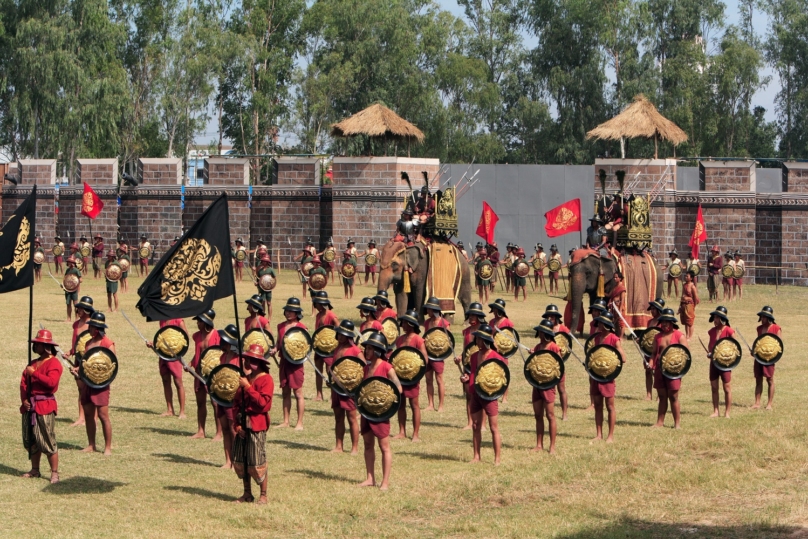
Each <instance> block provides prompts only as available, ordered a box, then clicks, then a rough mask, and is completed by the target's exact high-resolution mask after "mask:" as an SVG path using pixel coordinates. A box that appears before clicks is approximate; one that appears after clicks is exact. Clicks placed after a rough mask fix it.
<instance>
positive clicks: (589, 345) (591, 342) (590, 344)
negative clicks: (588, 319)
mask: <svg viewBox="0 0 808 539" xmlns="http://www.w3.org/2000/svg"><path fill="white" fill-rule="evenodd" d="M594 347H595V335H591V336H590V337H589V338H588V339H587V340H586V341H584V354H588V353H589V352H590V351H591V350H592V349H593V348H594Z"/></svg>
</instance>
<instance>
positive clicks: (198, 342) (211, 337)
mask: <svg viewBox="0 0 808 539" xmlns="http://www.w3.org/2000/svg"><path fill="white" fill-rule="evenodd" d="M207 337H208V340H207V343H205V342H204V341H205V334H204V333H202V332H201V331H197V332H196V333H194V334H193V335H192V336H191V338H192V339H193V340H194V359H193V360H191V367H193V368H194V369H195V370H196V372H199V359H200V358H201V357H202V352H204V351H205V350H207V349H208V348H210V347H211V346H217V345H218V344H219V343H220V342H221V340H220V339H219V332H218V331H211V332H210V333H208V334H207ZM194 391H195V392H196V393H200V392H205V393H207V392H208V388H207V386H205V384H203V383H202V382H200V381H199V380H198V379H197V378H196V377H194Z"/></svg>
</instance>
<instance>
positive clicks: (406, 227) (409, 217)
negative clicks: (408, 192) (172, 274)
mask: <svg viewBox="0 0 808 539" xmlns="http://www.w3.org/2000/svg"><path fill="white" fill-rule="evenodd" d="M418 225H419V223H418V220H417V219H413V213H412V209H410V207H409V206H407V208H406V209H405V210H404V211H403V212H401V219H399V220H398V222H397V223H396V233H397V234H398V236H400V237H401V238H402V241H403V242H404V243H406V244H407V245H408V246H409V245H412V244H413V243H414V242H415V239H416V237H417V236H418V230H419V228H420V227H419V226H418Z"/></svg>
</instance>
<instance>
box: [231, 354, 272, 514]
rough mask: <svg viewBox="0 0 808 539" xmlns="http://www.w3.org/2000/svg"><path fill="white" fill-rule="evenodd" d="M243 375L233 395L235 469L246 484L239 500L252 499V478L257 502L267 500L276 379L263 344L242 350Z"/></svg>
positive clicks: (264, 502) (262, 502) (250, 500)
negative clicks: (269, 436) (268, 443)
mask: <svg viewBox="0 0 808 539" xmlns="http://www.w3.org/2000/svg"><path fill="white" fill-rule="evenodd" d="M242 356H243V358H244V361H243V363H244V367H243V368H244V376H242V377H241V378H240V379H239V389H238V391H236V396H235V398H234V399H233V413H234V414H237V416H236V420H235V422H234V424H233V434H234V437H233V451H232V453H233V469H234V470H235V472H236V475H237V476H238V478H239V479H241V481H242V483H243V485H244V494H242V495H241V497H240V498H238V499H237V500H236V503H245V502H252V501H253V500H255V498H253V495H252V485H251V483H250V479H253V480H254V481H255V482H256V484H258V486H259V487H260V489H261V494H260V495H259V497H258V500H257V501H256V502H255V503H258V504H266V503H267V454H266V441H267V429H269V411H270V409H271V408H272V394H273V392H274V391H275V382H274V381H273V380H272V376H271V375H270V374H269V362H268V361H267V360H266V359H265V358H264V348H263V347H262V346H261V345H260V344H251V345H250V347H249V348H248V349H247V350H244V351H242Z"/></svg>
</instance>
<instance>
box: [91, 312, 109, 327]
mask: <svg viewBox="0 0 808 539" xmlns="http://www.w3.org/2000/svg"><path fill="white" fill-rule="evenodd" d="M106 321H107V317H106V316H104V313H102V312H98V311H95V312H94V313H93V314H91V315H90V321H89V322H87V325H88V326H93V327H94V328H98V329H104V328H106V327H107V324H106Z"/></svg>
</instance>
